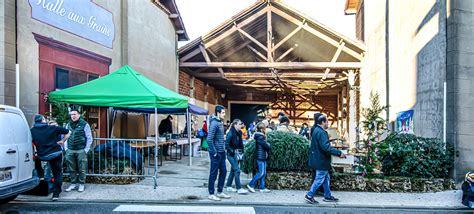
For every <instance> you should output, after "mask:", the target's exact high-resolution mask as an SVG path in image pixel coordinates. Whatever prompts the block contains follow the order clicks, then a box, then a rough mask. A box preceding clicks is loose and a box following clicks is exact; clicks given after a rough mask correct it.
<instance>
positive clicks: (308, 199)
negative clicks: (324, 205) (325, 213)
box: [304, 195, 319, 204]
mask: <svg viewBox="0 0 474 214" xmlns="http://www.w3.org/2000/svg"><path fill="white" fill-rule="evenodd" d="M304 200H305V201H306V202H308V203H310V204H319V202H318V201H316V200H315V199H314V198H313V197H309V196H308V195H305V196H304Z"/></svg>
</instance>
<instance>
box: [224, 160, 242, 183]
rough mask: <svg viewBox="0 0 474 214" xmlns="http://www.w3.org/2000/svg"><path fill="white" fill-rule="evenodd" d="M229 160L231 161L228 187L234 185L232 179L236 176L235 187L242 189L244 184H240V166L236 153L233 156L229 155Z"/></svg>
mask: <svg viewBox="0 0 474 214" xmlns="http://www.w3.org/2000/svg"><path fill="white" fill-rule="evenodd" d="M227 160H228V161H229V163H230V167H231V170H230V173H229V177H228V178H227V185H226V186H227V187H232V181H233V180H234V178H235V188H237V189H241V188H242V185H241V184H240V167H239V161H237V158H236V157H235V155H234V156H233V157H232V156H230V155H228V156H227Z"/></svg>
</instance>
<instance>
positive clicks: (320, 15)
mask: <svg viewBox="0 0 474 214" xmlns="http://www.w3.org/2000/svg"><path fill="white" fill-rule="evenodd" d="M256 1H257V0H176V3H177V5H178V10H179V12H180V13H181V17H182V19H183V22H184V26H185V27H186V32H187V33H188V36H189V38H190V40H189V41H186V42H180V43H179V46H180V47H181V46H183V45H185V44H186V43H188V42H190V41H192V40H194V39H196V38H198V37H199V36H202V35H205V34H206V33H207V32H209V31H210V30H212V29H213V28H215V27H217V26H218V25H220V24H221V23H222V22H224V21H225V20H227V19H229V18H231V17H232V16H233V15H235V14H237V13H239V12H240V11H242V10H244V9H245V8H247V7H249V6H250V5H252V4H254V3H255V2H256ZM282 2H283V3H285V4H287V5H289V6H290V7H292V8H294V9H296V10H298V11H300V12H302V13H304V14H306V15H308V16H309V17H311V18H313V19H314V20H316V21H318V22H320V23H322V24H324V25H326V26H327V27H329V28H331V29H333V30H335V31H336V32H338V33H341V34H343V35H345V36H346V37H348V38H352V39H355V16H354V15H344V7H345V3H346V0H282Z"/></svg>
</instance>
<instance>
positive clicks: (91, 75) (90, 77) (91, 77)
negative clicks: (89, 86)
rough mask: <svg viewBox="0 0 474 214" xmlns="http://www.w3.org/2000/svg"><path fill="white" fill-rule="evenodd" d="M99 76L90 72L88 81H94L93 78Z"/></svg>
mask: <svg viewBox="0 0 474 214" xmlns="http://www.w3.org/2000/svg"><path fill="white" fill-rule="evenodd" d="M97 78H99V76H97V75H94V74H89V78H88V80H87V82H89V81H92V80H95V79H97Z"/></svg>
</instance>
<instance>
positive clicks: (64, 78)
mask: <svg viewBox="0 0 474 214" xmlns="http://www.w3.org/2000/svg"><path fill="white" fill-rule="evenodd" d="M55 86H56V89H65V88H69V71H68V70H65V69H62V68H56V81H55Z"/></svg>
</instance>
